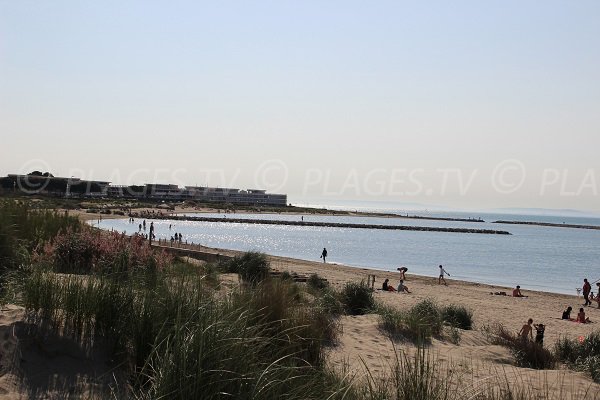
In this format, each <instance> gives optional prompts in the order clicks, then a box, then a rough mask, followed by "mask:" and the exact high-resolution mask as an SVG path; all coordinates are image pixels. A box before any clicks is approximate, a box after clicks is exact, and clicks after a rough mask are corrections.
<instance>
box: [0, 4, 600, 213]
mask: <svg viewBox="0 0 600 400" xmlns="http://www.w3.org/2000/svg"><path fill="white" fill-rule="evenodd" d="M599 20H600V2H599V1H596V0H594V1H580V0H577V1H571V0H569V1H522V0H520V1H506V0H504V1H497V2H491V1H455V2H449V1H428V2H400V1H371V2H367V1H348V0H344V1H304V0H303V1H240V2H234V1H219V2H217V1H212V2H204V3H201V2H196V1H190V2H177V1H169V2H167V1H164V2H156V1H143V2H129V1H127V2H123V1H113V2H111V1H93V2H81V1H69V2H66V1H13V0H0V135H1V146H0V174H2V175H4V174H7V173H14V172H29V171H31V170H34V169H42V170H44V171H45V170H46V169H49V170H50V171H51V172H52V173H54V174H55V175H61V176H71V175H74V176H79V177H84V178H88V179H100V180H111V181H113V182H115V183H123V184H125V183H146V182H154V181H157V182H172V183H178V184H180V185H186V184H188V185H195V184H197V185H203V184H209V185H211V186H227V187H241V188H254V187H257V188H265V189H268V190H270V191H276V192H283V193H288V194H289V200H290V201H292V202H303V201H305V200H310V199H320V198H323V197H325V198H331V199H362V200H382V201H387V202H396V201H397V202H398V203H406V202H410V203H425V204H441V205H448V206H453V207H464V208H468V207H478V208H485V207H513V206H514V207H547V208H576V209H588V210H597V211H600V201H599V200H600V168H599V167H600V158H599V156H598V153H599V151H600V23H598V21H599Z"/></svg>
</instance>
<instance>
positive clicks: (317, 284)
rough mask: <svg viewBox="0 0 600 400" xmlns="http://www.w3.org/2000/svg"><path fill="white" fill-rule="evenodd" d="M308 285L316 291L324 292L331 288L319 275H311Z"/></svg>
mask: <svg viewBox="0 0 600 400" xmlns="http://www.w3.org/2000/svg"><path fill="white" fill-rule="evenodd" d="M306 284H307V285H308V286H310V287H311V288H313V289H315V290H323V289H325V288H327V287H328V286H329V282H327V280H326V279H323V278H321V277H320V276H319V275H318V274H311V275H310V276H309V277H308V280H307V281H306Z"/></svg>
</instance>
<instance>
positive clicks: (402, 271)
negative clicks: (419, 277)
mask: <svg viewBox="0 0 600 400" xmlns="http://www.w3.org/2000/svg"><path fill="white" fill-rule="evenodd" d="M438 268H439V270H440V274H439V276H438V284H439V285H441V284H444V285H446V286H448V283H447V282H446V279H444V275H448V276H450V274H449V273H448V272H447V271H446V270H445V269H444V267H443V266H442V265H440V266H439V267H438ZM397 271H398V272H399V273H400V276H399V278H400V283H398V288H397V289H396V288H395V287H394V286H393V285H391V284H390V280H389V279H388V278H386V279H385V280H384V281H383V285H382V286H381V290H383V291H386V292H398V293H411V291H410V290H409V289H408V286H406V285H405V284H404V281H405V280H406V272H407V271H408V268H406V267H399V268H397Z"/></svg>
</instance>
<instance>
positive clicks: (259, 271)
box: [228, 251, 271, 284]
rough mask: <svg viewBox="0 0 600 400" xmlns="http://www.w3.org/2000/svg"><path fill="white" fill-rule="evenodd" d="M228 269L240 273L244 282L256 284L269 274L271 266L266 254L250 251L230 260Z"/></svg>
mask: <svg viewBox="0 0 600 400" xmlns="http://www.w3.org/2000/svg"><path fill="white" fill-rule="evenodd" d="M228 271H229V272H233V273H237V274H239V275H240V277H241V278H242V280H243V281H244V282H247V283H250V284H256V283H258V282H260V281H262V280H264V279H266V278H267V277H268V276H269V274H270V272H271V267H270V263H269V259H268V258H267V256H266V254H264V253H260V252H257V251H249V252H246V253H244V254H243V255H242V256H236V257H234V258H233V259H232V260H231V261H230V262H229V265H228Z"/></svg>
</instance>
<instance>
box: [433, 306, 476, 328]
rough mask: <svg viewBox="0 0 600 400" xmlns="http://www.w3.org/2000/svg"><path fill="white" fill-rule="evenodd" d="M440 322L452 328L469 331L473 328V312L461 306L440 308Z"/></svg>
mask: <svg viewBox="0 0 600 400" xmlns="http://www.w3.org/2000/svg"><path fill="white" fill-rule="evenodd" d="M441 313H442V320H443V321H444V322H445V323H447V324H449V325H450V326H452V327H455V328H459V329H464V330H469V329H471V328H472V326H473V312H472V311H470V310H467V309H466V308H465V307H463V306H457V305H454V304H451V305H449V306H446V307H444V308H442V311H441Z"/></svg>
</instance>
